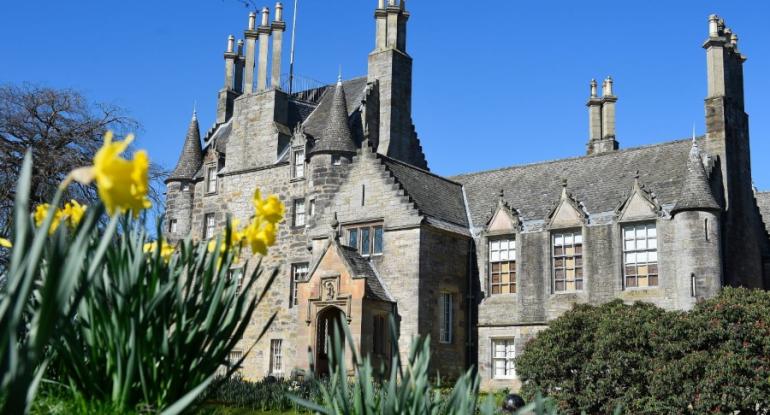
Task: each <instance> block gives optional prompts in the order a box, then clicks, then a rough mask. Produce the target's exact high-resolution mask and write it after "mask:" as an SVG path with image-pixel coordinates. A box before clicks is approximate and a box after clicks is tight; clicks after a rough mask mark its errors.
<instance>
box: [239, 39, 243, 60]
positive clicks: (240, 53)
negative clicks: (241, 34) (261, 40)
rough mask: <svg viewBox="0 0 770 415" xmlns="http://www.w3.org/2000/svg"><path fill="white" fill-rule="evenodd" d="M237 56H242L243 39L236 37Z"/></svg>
mask: <svg viewBox="0 0 770 415" xmlns="http://www.w3.org/2000/svg"><path fill="white" fill-rule="evenodd" d="M238 56H243V39H238Z"/></svg>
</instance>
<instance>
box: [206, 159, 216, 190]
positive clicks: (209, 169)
mask: <svg viewBox="0 0 770 415" xmlns="http://www.w3.org/2000/svg"><path fill="white" fill-rule="evenodd" d="M212 173H213V174H212ZM217 174H218V169H217V165H216V164H207V165H206V180H205V183H204V187H205V190H206V192H205V193H206V194H207V195H215V194H217V192H218V191H219V177H218V176H217ZM212 183H213V185H212Z"/></svg>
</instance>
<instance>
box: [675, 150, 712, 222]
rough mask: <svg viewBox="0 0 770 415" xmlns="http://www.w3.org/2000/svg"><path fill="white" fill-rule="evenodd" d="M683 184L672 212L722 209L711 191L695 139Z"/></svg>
mask: <svg viewBox="0 0 770 415" xmlns="http://www.w3.org/2000/svg"><path fill="white" fill-rule="evenodd" d="M685 174H686V176H685V179H684V183H683V184H682V191H681V192H680V193H679V198H678V200H677V201H676V204H675V205H674V208H673V209H672V210H671V213H672V214H675V213H677V212H682V211H686V210H720V209H721V208H720V206H719V204H718V203H717V201H716V199H715V198H714V194H713V193H712V192H711V186H710V185H709V180H708V176H707V175H706V169H705V168H704V167H703V162H702V161H701V153H700V149H699V148H698V144H697V143H696V142H695V140H693V142H692V148H691V149H690V156H689V158H688V159H687V171H686V173H685Z"/></svg>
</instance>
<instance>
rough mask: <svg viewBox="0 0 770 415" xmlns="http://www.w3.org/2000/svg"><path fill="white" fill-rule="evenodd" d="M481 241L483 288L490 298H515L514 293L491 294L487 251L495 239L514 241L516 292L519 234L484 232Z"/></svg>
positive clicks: (489, 264) (490, 271)
mask: <svg viewBox="0 0 770 415" xmlns="http://www.w3.org/2000/svg"><path fill="white" fill-rule="evenodd" d="M482 238H483V239H482V240H483V241H484V244H483V246H482V247H481V250H482V252H481V254H482V256H481V258H484V268H483V269H484V272H485V275H484V281H485V283H484V287H485V289H486V290H487V293H488V294H489V295H490V296H491V295H494V296H515V295H516V292H513V293H500V294H492V267H491V262H490V249H489V243H490V242H491V241H493V240H495V239H513V240H514V241H516V248H515V252H516V260H515V263H516V268H515V269H514V271H513V272H514V275H515V276H516V283H515V286H516V288H517V290H516V291H517V292H518V282H519V281H518V277H519V269H520V268H519V267H520V261H519V257H520V255H519V252H520V249H519V248H520V246H519V232H510V231H491V232H485V233H484V234H483V235H482Z"/></svg>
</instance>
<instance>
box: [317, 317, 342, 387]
mask: <svg viewBox="0 0 770 415" xmlns="http://www.w3.org/2000/svg"><path fill="white" fill-rule="evenodd" d="M343 317H344V313H343V312H342V310H340V309H339V308H337V307H334V306H330V307H326V308H325V309H323V310H321V312H320V313H318V319H317V325H316V344H315V350H316V353H315V363H316V374H317V375H318V376H319V377H325V376H329V353H331V340H332V338H333V337H332V336H334V327H335V326H336V327H338V328H339V333H340V335H342V339H343V340H342V344H345V340H344V339H345V337H344V334H343V331H342V330H343V329H342V320H343ZM327 339H329V341H327Z"/></svg>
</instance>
